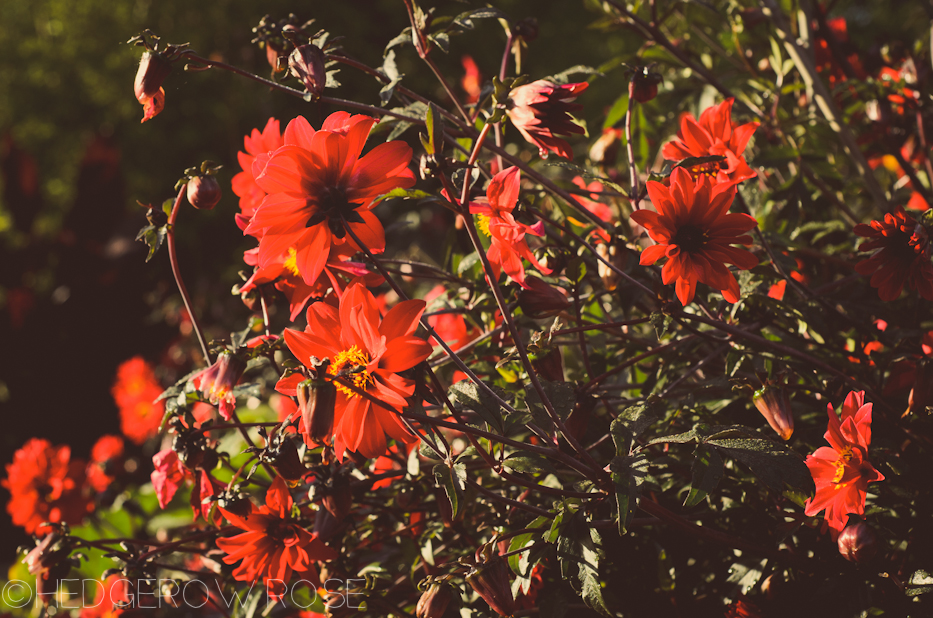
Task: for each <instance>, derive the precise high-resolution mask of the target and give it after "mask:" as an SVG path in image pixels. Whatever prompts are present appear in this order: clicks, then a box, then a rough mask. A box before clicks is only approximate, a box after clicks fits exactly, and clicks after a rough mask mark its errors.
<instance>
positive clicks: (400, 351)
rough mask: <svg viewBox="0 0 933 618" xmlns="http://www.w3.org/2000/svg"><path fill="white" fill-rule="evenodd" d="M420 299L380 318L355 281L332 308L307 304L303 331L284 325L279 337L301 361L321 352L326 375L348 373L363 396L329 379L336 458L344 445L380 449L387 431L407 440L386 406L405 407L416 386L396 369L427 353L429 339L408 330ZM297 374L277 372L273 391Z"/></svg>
mask: <svg viewBox="0 0 933 618" xmlns="http://www.w3.org/2000/svg"><path fill="white" fill-rule="evenodd" d="M424 306H425V303H424V301H423V300H407V301H403V302H400V303H398V304H397V305H396V306H395V307H393V308H392V309H390V310H389V312H388V313H386V316H385V318H381V317H380V314H379V309H378V305H377V302H376V299H375V297H374V296H373V294H372V292H370V291H369V290H367V289H366V288H365V287H364V286H363V285H362V284H360V283H354V284H353V285H351V286H349V287H348V288H347V289H346V291H345V292H344V295H343V297H342V298H341V299H340V307H339V309H338V308H335V307H333V306H331V305H329V304H327V303H315V304H313V305H311V307H310V308H309V309H308V314H307V315H308V326H307V328H306V329H305V332H299V331H296V330H291V329H285V343H286V344H287V345H288V347H289V349H290V350H291V351H292V353H293V354H294V355H295V357H296V358H297V359H298V360H299V361H300V362H301V363H303V364H304V365H305V366H306V367H309V368H314V365H313V364H312V361H311V359H312V357H315V358H317V359H320V360H324V359H327V360H329V361H330V364H329V366H328V368H327V374H328V375H330V376H338V377H341V378H342V379H345V380H349V381H350V382H352V384H353V385H354V386H355V387H356V388H358V389H360V390H362V391H364V392H365V393H366V394H367V395H369V397H363V396H361V395H360V394H359V393H357V392H355V391H354V390H352V389H350V388H348V387H347V386H346V385H344V384H341V383H340V382H336V381H335V382H334V384H335V385H336V386H337V399H336V403H335V406H334V451H335V452H336V453H337V454H338V457H341V458H342V456H343V452H344V450H350V451H355V452H357V453H359V454H361V455H363V456H364V457H378V456H380V455H383V454H384V453H385V452H386V434H388V435H389V437H391V438H394V439H395V440H397V441H399V442H409V441H411V440H412V439H413V437H412V435H411V434H410V433H409V432H408V430H407V429H406V428H405V426H404V425H403V424H402V422H401V421H400V420H399V417H398V414H397V413H396V412H393V411H392V410H393V409H394V410H396V411H401V410H402V409H404V408H405V407H406V406H407V405H408V402H407V399H408V397H410V396H411V395H412V394H413V393H414V390H415V383H414V381H413V380H410V379H408V378H403V377H402V376H400V375H398V373H399V372H401V371H405V370H406V369H410V368H412V367H414V366H415V365H417V364H418V363H420V362H421V361H423V360H424V359H425V358H427V357H428V355H429V354H431V345H430V344H429V343H428V342H427V341H425V340H424V339H422V338H420V337H417V336H415V334H414V333H415V330H417V328H418V320H419V318H420V317H421V314H422V313H423V312H424ZM303 379H304V377H303V376H302V375H301V374H293V375H291V376H289V377H287V378H283V379H282V380H280V381H279V383H278V384H277V385H276V390H278V391H279V392H280V393H282V394H283V395H295V392H296V388H297V386H298V384H299V383H300V382H301V381H302V380H303ZM370 397H371V398H372V399H370ZM375 402H384V403H385V404H386V406H382V405H379V404H378V403H375Z"/></svg>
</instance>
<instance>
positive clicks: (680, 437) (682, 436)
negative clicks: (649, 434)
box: [648, 429, 697, 445]
mask: <svg viewBox="0 0 933 618" xmlns="http://www.w3.org/2000/svg"><path fill="white" fill-rule="evenodd" d="M696 439H697V432H696V429H691V430H690V431H685V432H684V433H678V434H674V435H672V436H661V437H659V438H654V439H653V440H649V441H648V444H649V445H650V444H664V443H671V444H686V443H687V442H693V441H694V440H696Z"/></svg>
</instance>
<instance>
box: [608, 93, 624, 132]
mask: <svg viewBox="0 0 933 618" xmlns="http://www.w3.org/2000/svg"><path fill="white" fill-rule="evenodd" d="M626 112H628V92H624V93H622V96H620V97H619V98H618V99H616V101H615V103H613V104H612V107H610V108H609V112H608V113H607V114H606V120H605V121H603V129H608V128H610V127H613V126H615V125H616V124H617V123H618V122H620V121H621V120H622V119H623V118H625V114H626Z"/></svg>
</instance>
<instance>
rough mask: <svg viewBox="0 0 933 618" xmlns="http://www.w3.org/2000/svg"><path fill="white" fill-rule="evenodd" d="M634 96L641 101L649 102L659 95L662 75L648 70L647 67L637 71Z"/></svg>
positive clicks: (634, 79) (634, 78)
mask: <svg viewBox="0 0 933 618" xmlns="http://www.w3.org/2000/svg"><path fill="white" fill-rule="evenodd" d="M632 79H633V81H634V84H633V90H632V97H633V98H634V99H635V100H636V101H638V102H639V103H647V102H648V101H650V100H651V99H653V98H654V97H656V96H657V95H658V84H660V83H661V76H660V75H658V74H657V73H653V72H651V71H649V70H648V68H647V67H645V68H643V69H641V70H639V71H638V72H637V73H635V77H633V78H632Z"/></svg>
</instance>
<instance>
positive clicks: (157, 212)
mask: <svg viewBox="0 0 933 618" xmlns="http://www.w3.org/2000/svg"><path fill="white" fill-rule="evenodd" d="M146 221H148V222H149V225H153V226H155V227H162V226H163V225H165V224H166V223H168V215H167V214H165V211H164V210H162V208H161V207H159V206H150V207H149V210H147V211H146Z"/></svg>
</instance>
